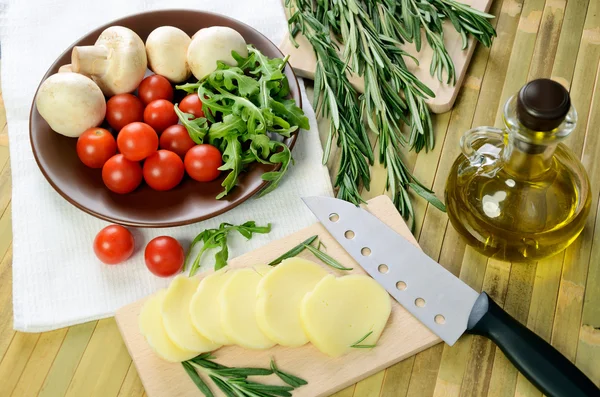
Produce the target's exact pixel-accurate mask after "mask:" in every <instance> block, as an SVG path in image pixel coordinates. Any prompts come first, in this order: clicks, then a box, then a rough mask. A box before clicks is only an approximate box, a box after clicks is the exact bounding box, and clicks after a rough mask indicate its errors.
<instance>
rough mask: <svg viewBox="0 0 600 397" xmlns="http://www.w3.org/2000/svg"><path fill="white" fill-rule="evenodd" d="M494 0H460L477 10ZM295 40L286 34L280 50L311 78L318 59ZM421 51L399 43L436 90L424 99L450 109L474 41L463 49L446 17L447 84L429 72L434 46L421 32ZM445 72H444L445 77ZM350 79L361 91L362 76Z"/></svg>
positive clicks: (436, 110)
mask: <svg viewBox="0 0 600 397" xmlns="http://www.w3.org/2000/svg"><path fill="white" fill-rule="evenodd" d="M492 1H493V0H463V1H462V2H463V3H465V4H469V5H471V6H472V7H474V8H476V9H478V10H484V11H488V10H489V8H490V6H491V4H492ZM296 41H297V42H298V44H299V46H298V48H296V47H295V46H294V44H292V42H291V41H290V39H289V36H287V35H286V37H285V39H284V40H283V42H282V43H281V45H280V46H279V48H280V49H281V52H283V53H284V54H285V55H289V56H290V59H289V61H290V64H291V65H292V67H293V68H294V70H295V71H296V73H297V74H298V75H299V76H301V77H306V78H309V79H311V80H312V79H314V77H315V69H316V64H317V59H316V56H315V53H314V52H313V49H312V47H311V45H310V43H309V42H308V41H307V40H306V38H305V37H304V36H302V35H301V34H299V35H298V36H297V37H296ZM421 42H422V47H421V51H420V52H417V50H416V48H415V46H414V45H413V44H412V43H406V44H405V45H403V46H402V49H403V50H405V51H406V52H408V53H409V54H411V55H412V56H414V57H415V58H416V59H417V60H418V61H419V64H418V65H417V64H416V63H415V62H413V61H412V60H410V59H408V58H407V59H406V64H407V66H408V67H409V69H410V71H411V72H412V73H413V74H414V75H415V76H416V77H417V78H418V79H419V80H420V81H422V82H423V83H425V84H426V85H427V86H428V87H429V88H431V90H432V91H433V92H434V93H435V98H431V99H429V100H428V101H427V103H428V104H429V107H430V109H431V111H432V112H434V113H445V112H447V111H449V110H450V109H451V108H452V106H453V105H454V101H455V100H456V97H457V96H458V91H459V90H460V87H461V85H462V82H463V79H464V77H465V74H466V73H467V67H468V66H469V61H470V60H471V56H472V55H473V51H474V49H475V43H474V40H473V38H469V46H468V48H467V49H465V50H463V49H462V39H461V37H460V34H459V33H457V32H456V30H455V29H454V27H453V26H452V24H451V23H450V22H449V21H446V22H445V23H444V43H445V44H446V48H447V50H448V54H450V56H451V57H452V60H453V61H454V66H455V69H456V84H455V85H448V84H445V83H441V82H440V81H439V80H438V78H437V77H436V76H432V75H431V74H430V72H429V65H430V64H431V57H432V55H433V50H432V49H431V47H430V46H429V44H428V43H427V39H426V38H425V35H424V33H423V37H422V40H421ZM445 79H446V74H445V73H444V80H445ZM350 82H351V83H352V85H354V87H356V89H357V90H359V91H360V92H363V91H364V85H363V80H362V78H361V77H359V76H356V75H352V76H350Z"/></svg>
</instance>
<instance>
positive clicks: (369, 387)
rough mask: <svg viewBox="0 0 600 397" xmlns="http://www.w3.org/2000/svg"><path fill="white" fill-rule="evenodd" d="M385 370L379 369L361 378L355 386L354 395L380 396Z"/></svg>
mask: <svg viewBox="0 0 600 397" xmlns="http://www.w3.org/2000/svg"><path fill="white" fill-rule="evenodd" d="M384 375H385V371H379V372H377V373H376V374H374V375H371V376H369V377H368V378H366V379H363V380H361V381H360V382H358V383H357V384H356V387H355V388H354V397H379V395H380V394H381V387H382V385H383V377H384Z"/></svg>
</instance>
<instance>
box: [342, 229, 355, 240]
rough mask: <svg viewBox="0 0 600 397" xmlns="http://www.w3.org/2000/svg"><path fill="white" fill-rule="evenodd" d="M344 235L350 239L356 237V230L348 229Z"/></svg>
mask: <svg viewBox="0 0 600 397" xmlns="http://www.w3.org/2000/svg"><path fill="white" fill-rule="evenodd" d="M344 237H346V238H347V239H348V240H352V239H353V238H354V232H353V231H352V230H346V233H344Z"/></svg>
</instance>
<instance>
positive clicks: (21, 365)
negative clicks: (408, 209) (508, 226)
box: [0, 0, 600, 397]
mask: <svg viewBox="0 0 600 397" xmlns="http://www.w3.org/2000/svg"><path fill="white" fill-rule="evenodd" d="M491 12H492V13H493V14H494V15H497V18H496V19H495V20H494V23H495V24H496V28H497V30H498V37H497V38H496V40H495V41H494V44H493V46H492V48H491V49H486V48H483V47H481V46H480V47H479V48H477V50H476V52H475V55H474V58H473V61H472V63H471V66H470V68H469V71H468V75H467V77H466V79H465V84H464V87H463V88H462V90H461V92H460V95H459V98H458V100H457V102H456V106H455V107H454V109H453V110H452V111H451V112H448V113H446V114H442V115H438V116H437V117H436V118H435V131H436V134H437V144H436V147H435V150H434V151H433V152H430V153H428V154H425V153H422V154H420V155H418V156H416V155H414V154H407V155H406V158H407V161H408V163H409V165H410V168H411V169H413V170H414V173H415V174H416V176H417V177H418V178H419V179H420V180H421V181H422V182H423V183H425V184H426V185H429V186H432V187H433V188H434V189H435V191H436V192H437V194H438V196H439V197H442V196H443V188H444V184H445V181H446V177H447V173H448V170H449V168H450V165H451V164H452V162H453V161H454V159H455V158H456V156H458V154H459V148H458V140H459V138H460V136H461V135H462V133H463V132H464V131H466V130H467V129H469V128H471V126H479V125H493V124H496V125H499V123H500V121H501V114H500V109H501V107H502V105H503V104H504V102H505V100H506V98H507V97H508V96H509V95H511V94H513V93H515V92H516V91H518V89H519V88H520V87H521V86H522V85H523V84H524V83H525V82H526V81H528V80H530V79H533V78H538V77H552V78H553V79H555V80H557V81H559V82H561V83H562V84H564V85H565V86H567V87H570V90H571V93H572V99H573V103H574V105H575V106H576V108H577V111H578V112H579V120H580V121H579V126H578V128H577V129H576V131H575V132H573V134H571V136H570V137H569V138H568V145H569V146H570V147H571V148H572V149H573V150H574V151H575V153H576V154H577V155H579V156H581V159H582V160H583V163H584V165H585V167H586V169H587V170H588V173H589V176H590V180H591V181H592V195H593V198H592V210H591V213H590V216H589V218H588V221H587V224H586V227H585V229H584V231H583V233H582V235H581V236H580V238H579V239H578V240H577V241H575V243H574V244H573V245H572V246H571V247H569V248H568V249H567V250H566V252H564V253H561V254H558V255H556V256H555V257H553V258H550V259H547V260H544V261H540V262H539V263H537V264H522V263H513V264H511V263H505V262H500V261H496V260H490V259H487V258H485V257H483V256H482V255H479V254H477V253H476V252H474V251H473V250H471V249H470V248H468V247H466V246H465V244H464V243H463V242H462V241H461V240H460V239H459V237H458V235H457V234H456V232H455V231H454V229H453V228H452V226H451V225H450V224H449V223H448V217H447V216H446V215H445V214H443V213H441V212H439V211H438V210H436V209H435V208H433V207H430V206H429V207H428V206H427V205H426V203H425V202H423V201H422V200H421V201H418V202H417V203H416V213H417V238H418V240H419V243H420V244H421V247H422V248H423V249H424V250H425V252H426V253H427V254H428V255H429V256H431V257H432V258H434V259H436V260H438V261H439V262H440V263H441V264H442V265H444V266H445V267H446V268H448V269H449V270H450V271H452V272H453V273H454V274H456V275H460V277H461V279H463V280H465V281H466V282H467V283H469V284H470V285H471V286H472V287H473V288H475V289H476V290H482V289H483V290H485V291H487V292H488V293H489V294H490V295H491V296H492V297H493V298H494V299H495V300H496V302H498V303H499V304H501V305H503V306H504V309H505V310H507V311H508V312H509V313H510V314H512V315H513V316H514V317H516V318H517V319H518V320H519V321H521V322H523V323H525V324H527V326H528V327H529V328H531V329H532V330H534V331H535V332H536V333H538V334H539V335H540V336H542V337H543V338H544V339H546V340H548V341H551V343H552V344H553V345H554V346H555V347H556V348H557V349H558V350H560V351H561V352H562V353H563V354H564V355H566V356H567V357H568V358H569V359H570V360H572V361H574V362H575V363H576V364H577V366H578V367H579V368H581V369H582V370H583V371H584V372H585V373H586V374H587V375H588V376H589V377H590V378H591V379H592V380H593V381H594V382H595V383H596V384H599V385H600V230H598V231H597V232H596V233H594V232H595V227H596V225H598V227H599V228H600V211H598V198H599V194H600V84H599V79H600V73H599V72H600V71H599V61H600V1H599V0H568V1H567V0H495V2H494V4H493V6H492V10H491ZM0 106H1V107H2V111H1V112H0V126H3V128H2V130H1V131H2V132H1V133H0V214H1V218H0V259H1V262H0V358H1V361H0V396H9V395H11V394H12V395H15V396H32V395H37V394H40V395H43V396H62V395H69V396H76V397H81V396H90V395H96V396H102V397H109V396H117V395H118V396H142V395H144V390H143V387H142V385H141V383H140V380H139V378H138V376H137V373H136V370H135V367H134V365H133V364H132V362H131V358H130V357H129V354H128V353H127V350H126V348H125V346H124V344H123V342H122V341H121V338H120V336H119V331H118V330H117V326H116V324H115V321H114V319H112V318H111V319H105V320H100V321H93V322H90V323H85V324H81V325H77V326H73V327H69V328H65V329H59V330H56V331H52V332H45V333H37V334H28V333H20V332H15V331H13V329H12V296H11V289H12V286H11V259H12V250H11V242H12V236H11V205H10V200H11V195H10V192H11V178H10V164H9V154H8V135H7V134H8V132H7V127H6V118H5V116H4V106H3V103H1V102H0ZM326 127H327V121H326V120H320V130H321V135H322V136H323V135H324V133H325V132H326V131H327V129H326ZM373 141H375V139H373ZM333 157H334V160H337V158H336V156H333ZM334 164H335V161H332V162H331V165H330V170H331V173H332V175H333V174H334V173H335V165H334ZM372 176H373V182H372V188H371V191H370V192H364V196H365V197H366V198H371V197H373V196H376V195H379V194H382V193H383V192H385V174H384V170H383V168H382V167H381V166H380V165H375V166H374V167H373V169H372ZM199 395H200V393H199ZM486 395H488V396H513V395H517V396H540V393H539V392H538V391H537V390H536V389H535V388H534V387H533V386H532V385H531V384H530V383H529V382H528V381H527V380H526V379H525V378H524V377H523V376H521V375H520V374H518V373H517V371H516V369H515V368H514V367H513V366H512V365H511V364H510V363H509V362H508V361H507V359H506V358H505V357H504V355H503V354H502V353H501V352H500V351H499V350H498V349H497V348H496V347H495V346H494V345H493V344H492V343H491V342H489V341H487V340H486V339H483V338H481V337H473V336H464V337H462V338H461V339H460V340H459V342H457V343H456V344H455V345H454V347H451V348H450V347H448V346H445V345H444V344H439V345H436V346H434V347H432V348H430V349H428V350H426V351H424V352H422V353H419V354H417V355H416V356H414V357H411V358H409V359H406V360H404V361H402V362H400V363H398V364H397V365H394V366H393V367H390V368H388V369H387V370H386V371H382V372H380V373H378V374H376V375H373V376H371V377H370V378H367V379H365V380H363V381H361V382H359V383H358V384H356V385H355V386H352V387H349V388H348V389H345V390H343V391H341V392H339V393H338V394H337V395H336V396H339V397H350V396H356V397H371V396H390V397H391V396H393V397H399V396H415V397H427V396H486Z"/></svg>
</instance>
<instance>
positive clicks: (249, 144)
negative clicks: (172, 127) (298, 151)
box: [175, 46, 310, 199]
mask: <svg viewBox="0 0 600 397" xmlns="http://www.w3.org/2000/svg"><path fill="white" fill-rule="evenodd" d="M232 55H233V57H234V59H235V60H236V62H237V66H229V65H226V64H225V63H223V62H218V63H217V69H216V70H215V71H214V72H212V73H211V74H209V75H208V76H207V77H205V78H204V79H203V80H202V81H200V82H198V83H191V84H183V85H179V86H177V87H176V88H177V89H180V90H183V91H185V92H188V93H196V94H197V95H198V97H199V98H200V100H201V101H202V109H203V111H204V114H205V115H206V118H200V119H194V120H192V116H191V115H187V114H185V113H182V112H181V111H180V110H179V109H178V108H177V107H176V109H175V111H176V112H177V115H178V116H179V119H180V120H181V123H182V124H183V125H184V126H185V127H186V129H187V130H188V133H189V134H190V137H191V138H192V139H193V140H194V142H196V143H204V142H205V141H208V142H209V143H210V144H211V145H214V146H216V147H217V148H218V149H219V150H220V151H221V153H222V155H223V165H222V166H221V167H220V168H219V170H221V171H226V172H228V173H227V176H226V177H225V179H224V180H223V182H222V186H223V188H224V189H223V191H222V192H221V193H220V194H219V195H218V196H217V199H221V198H223V197H225V196H226V195H227V194H228V193H229V192H230V191H231V190H232V189H233V188H234V187H235V186H236V184H237V181H238V178H239V176H240V174H241V173H242V172H243V171H244V170H245V169H246V167H247V166H248V165H249V164H251V163H254V162H260V163H262V164H268V165H279V166H278V168H277V169H276V170H275V171H270V172H266V173H264V174H263V175H262V179H263V180H265V181H268V182H270V183H269V185H268V186H267V187H266V188H265V189H263V190H262V191H261V193H260V196H263V195H265V194H267V193H269V192H271V191H273V190H274V189H275V188H276V187H277V186H278V185H279V183H280V182H281V180H282V178H283V176H284V175H285V173H286V172H287V170H288V169H289V165H290V164H293V159H292V154H291V151H290V149H289V147H288V146H287V145H286V144H284V143H283V142H281V141H280V140H277V139H275V138H274V136H278V135H279V136H282V137H284V138H288V137H290V136H291V134H292V133H293V132H295V131H296V130H298V129H299V128H303V129H309V128H310V126H309V123H308V118H307V117H306V116H305V115H304V112H303V111H302V109H300V108H299V107H298V106H297V105H296V103H295V101H294V100H292V99H286V97H287V96H288V95H289V92H290V89H289V83H288V80H287V78H286V76H285V74H284V73H283V69H284V67H285V65H286V63H287V58H285V59H280V58H273V59H269V58H268V57H266V56H265V55H263V54H262V53H261V52H260V51H258V50H257V49H256V48H254V47H253V46H248V56H247V57H245V58H244V57H241V56H240V55H239V54H237V53H235V52H233V53H232ZM209 123H210V126H209Z"/></svg>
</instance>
